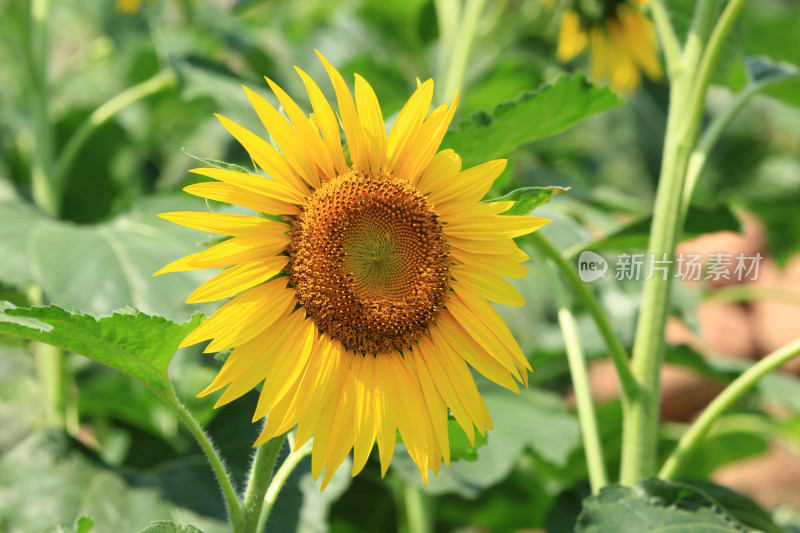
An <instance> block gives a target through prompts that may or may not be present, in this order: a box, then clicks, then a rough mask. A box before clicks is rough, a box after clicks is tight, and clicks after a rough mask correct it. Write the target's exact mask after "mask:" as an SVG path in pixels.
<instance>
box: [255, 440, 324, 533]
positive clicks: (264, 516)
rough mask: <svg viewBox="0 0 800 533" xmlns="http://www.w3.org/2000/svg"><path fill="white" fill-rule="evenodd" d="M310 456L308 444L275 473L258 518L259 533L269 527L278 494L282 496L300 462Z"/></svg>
mask: <svg viewBox="0 0 800 533" xmlns="http://www.w3.org/2000/svg"><path fill="white" fill-rule="evenodd" d="M309 455H311V443H310V442H307V443H305V444H304V445H303V446H302V447H301V448H300V449H298V450H295V451H293V452H292V453H290V454H289V456H288V457H287V458H286V460H285V461H284V462H283V464H281V466H280V467H279V468H278V471H277V472H275V475H274V476H272V481H270V483H269V488H268V489H267V494H266V495H265V496H264V506H263V507H262V508H261V516H259V518H258V527H257V528H256V531H257V532H259V533H260V532H261V531H264V528H265V527H267V520H269V514H270V512H271V511H272V507H273V506H274V505H275V501H276V500H277V499H278V494H280V492H281V489H283V486H284V485H285V484H286V481H287V480H288V479H289V476H290V475H291V474H292V472H294V469H295V468H297V465H299V464H300V461H302V460H303V459H305V458H306V457H308V456H309Z"/></svg>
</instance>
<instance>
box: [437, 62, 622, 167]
mask: <svg viewBox="0 0 800 533" xmlns="http://www.w3.org/2000/svg"><path fill="white" fill-rule="evenodd" d="M621 102H622V100H621V99H620V98H619V97H618V96H617V95H616V94H614V93H613V92H611V91H610V90H608V89H603V88H600V87H596V86H594V85H592V84H590V83H589V82H587V81H586V80H585V79H584V78H583V76H582V75H580V74H569V75H567V74H565V75H563V76H561V77H560V78H559V79H558V80H556V82H555V83H554V84H552V85H546V86H544V87H542V88H541V89H539V90H538V91H534V92H528V93H523V94H522V96H520V97H519V98H518V99H517V100H516V101H515V102H507V103H502V104H499V105H498V106H497V107H495V109H494V111H493V112H492V113H491V114H490V113H486V112H478V113H475V114H474V115H473V116H472V117H471V119H470V120H468V121H465V122H462V123H461V124H459V126H458V127H457V128H456V129H454V130H452V131H450V132H448V134H447V135H445V137H444V141H443V142H442V148H452V149H453V150H455V151H456V153H458V154H459V155H460V156H461V158H462V160H463V162H464V166H465V167H470V166H473V165H476V164H479V163H483V162H484V161H488V160H490V159H497V158H503V157H507V156H508V154H509V153H510V152H511V151H513V150H514V149H515V148H517V147H518V146H520V145H522V144H525V143H529V142H531V141H535V140H537V139H542V138H544V137H549V136H551V135H555V134H556V133H559V132H560V131H563V130H565V129H567V128H569V127H570V126H573V125H574V124H577V123H578V122H580V121H581V120H583V119H584V118H586V117H588V116H590V115H593V114H595V113H598V112H600V111H604V110H606V109H609V108H611V107H614V106H616V105H617V104H619V103H621Z"/></svg>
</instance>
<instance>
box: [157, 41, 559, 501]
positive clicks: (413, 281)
mask: <svg viewBox="0 0 800 533" xmlns="http://www.w3.org/2000/svg"><path fill="white" fill-rule="evenodd" d="M320 58H321V59H322V62H323V64H324V65H325V68H326V69H327V72H328V74H329V76H330V79H331V81H332V83H333V88H334V91H335V93H336V98H337V101H338V115H337V114H336V113H335V112H334V110H333V109H332V108H331V106H330V105H329V104H328V102H327V101H326V99H325V97H324V96H323V94H322V92H321V90H320V89H319V87H318V86H317V85H316V84H315V82H314V81H313V80H312V79H311V78H310V77H309V76H308V75H306V73H305V72H303V71H302V70H300V69H299V68H298V69H297V72H298V73H299V75H300V77H301V78H302V81H303V83H304V84H305V87H306V89H307V92H308V96H309V99H310V102H311V107H312V108H313V113H312V114H311V115H307V114H305V113H304V112H303V111H302V110H301V109H300V107H299V106H298V105H297V104H296V103H295V102H294V101H293V100H292V98H290V97H289V96H288V95H287V94H286V93H285V92H284V91H283V90H282V89H281V88H280V87H278V86H277V85H276V84H275V83H273V82H272V81H271V80H269V79H268V80H267V82H268V83H269V85H270V87H271V88H272V91H273V92H274V93H275V96H276V97H277V99H278V101H279V102H280V104H281V106H282V107H283V111H284V112H285V116H284V114H282V113H281V112H280V111H278V110H277V109H276V108H275V107H273V106H272V105H271V104H270V103H269V102H267V101H266V100H264V99H263V98H262V97H261V96H259V95H257V94H256V93H255V92H254V91H252V90H250V89H248V88H245V91H246V93H247V96H248V98H249V99H250V102H251V104H252V105H253V107H254V108H255V111H256V113H257V114H258V116H259V118H260V119H261V121H262V123H263V124H264V126H265V127H266V129H267V131H268V132H269V134H270V136H271V138H272V140H273V141H274V142H275V145H276V146H277V147H278V149H276V148H275V147H273V145H272V144H271V143H270V142H268V141H267V140H264V139H263V138H261V137H260V136H259V135H257V134H255V133H253V132H251V131H249V130H247V129H245V128H243V127H242V126H240V125H238V124H236V123H235V122H232V121H231V120H229V119H227V118H225V117H221V116H220V117H219V119H220V121H221V122H222V124H223V126H224V127H225V128H226V129H227V130H228V131H229V132H230V133H231V135H233V136H234V137H235V138H236V139H237V140H238V141H239V142H240V143H241V144H242V146H243V147H244V148H245V149H246V150H247V152H248V153H249V154H250V156H251V157H252V159H253V161H254V162H255V163H257V164H258V166H259V167H260V168H261V170H263V172H264V173H266V174H267V175H268V176H269V177H265V176H263V175H256V174H247V173H241V172H235V171H231V170H221V169H218V168H199V169H195V170H193V171H192V172H194V173H196V174H200V175H202V176H206V177H209V178H212V179H213V180H216V181H211V182H206V183H198V184H194V185H190V186H188V187H186V188H185V190H186V191H187V192H189V193H190V194H193V195H196V196H200V197H203V198H208V199H211V200H218V201H222V202H228V203H231V204H236V205H239V206H243V207H245V208H249V209H252V210H254V211H257V212H259V213H268V214H271V215H280V218H278V217H269V218H264V217H261V216H248V215H235V214H222V213H195V212H175V213H164V214H163V215H161V216H162V218H165V219H167V220H170V221H173V222H175V223H178V224H181V225H184V226H187V227H190V228H195V229H199V230H202V231H207V232H211V233H217V234H221V235H228V236H231V237H232V238H230V239H228V240H225V241H223V242H222V243H220V244H217V245H215V246H213V247H211V248H209V249H207V250H204V251H201V252H198V253H195V254H193V255H190V256H187V257H184V258H182V259H179V260H177V261H175V262H173V263H171V264H169V265H167V266H166V267H164V268H163V269H161V270H160V271H159V272H157V274H163V273H166V272H178V271H187V270H194V269H202V268H220V267H228V268H226V269H225V270H223V271H222V272H221V273H220V274H218V275H217V276H216V277H214V278H212V279H211V280H210V281H208V282H206V283H204V284H203V285H201V286H200V287H199V288H198V289H197V290H195V291H194V292H193V293H192V294H191V295H190V296H189V298H188V299H187V302H189V303H196V302H210V301H215V300H220V299H224V298H230V297H233V299H231V300H230V301H228V302H227V303H226V304H225V305H223V306H222V307H221V308H220V309H219V310H218V311H217V312H216V313H215V314H214V315H213V316H212V317H210V318H209V319H207V320H206V321H205V322H204V323H203V324H202V325H201V326H200V327H198V328H197V329H196V330H195V331H194V332H192V333H191V334H190V335H189V336H188V337H187V338H186V339H185V340H184V341H183V343H182V345H181V346H189V345H192V344H195V343H198V342H202V341H206V340H212V342H211V343H210V344H209V345H208V347H207V348H206V352H217V351H220V350H225V349H229V348H233V351H232V353H231V354H230V356H229V357H228V359H227V361H226V362H225V364H224V366H223V367H222V369H221V371H220V372H219V374H218V375H217V377H216V379H214V381H213V382H212V383H211V385H210V386H209V387H208V388H207V389H206V390H204V391H203V392H202V393H201V394H200V395H201V396H202V395H205V394H209V393H212V392H214V391H218V390H220V389H222V388H223V387H226V386H227V388H226V389H225V391H224V392H223V394H222V396H221V397H220V399H219V401H218V402H217V406H220V405H224V404H226V403H228V402H230V401H232V400H234V399H236V398H238V397H240V396H242V395H243V394H245V393H246V392H248V391H249V390H250V389H252V388H254V387H255V386H256V385H258V384H259V383H262V382H263V388H262V390H261V395H260V398H259V401H258V406H257V408H256V412H255V416H254V418H253V420H254V421H255V420H258V419H261V418H263V417H267V420H266V425H265V427H264V430H263V432H262V433H261V435H260V437H259V438H258V440H257V441H256V445H260V444H263V443H265V442H266V441H268V440H269V439H272V438H273V437H276V436H278V435H281V434H283V433H284V432H286V431H288V430H289V429H291V428H293V427H294V426H297V439H296V441H295V446H296V447H299V446H301V445H302V444H303V443H305V442H306V441H308V439H309V438H310V437H312V436H313V437H314V443H313V452H312V473H313V476H314V479H317V477H319V476H320V474H321V473H322V472H323V470H324V472H325V475H324V477H323V481H322V486H323V488H324V487H325V486H326V485H327V483H328V482H329V481H330V479H331V476H332V475H333V473H334V472H335V471H336V469H337V468H338V467H339V465H341V463H342V461H343V460H344V459H345V457H347V455H348V454H349V453H350V450H353V451H354V460H353V469H352V474H353V475H355V474H357V473H358V472H359V471H360V470H361V469H362V468H363V467H364V464H365V463H366V461H367V458H368V457H369V455H370V452H371V450H372V448H373V444H374V443H375V441H376V440H377V444H378V452H379V455H380V460H381V465H382V473H384V474H385V472H386V470H387V468H388V466H389V463H390V462H391V459H392V455H393V453H394V448H395V439H396V434H397V431H398V430H399V432H400V435H401V436H402V439H403V442H404V443H405V445H406V447H407V449H408V452H409V454H410V455H411V457H412V458H413V460H414V461H415V463H416V464H417V466H418V468H419V470H420V472H421V474H422V477H423V479H424V480H425V481H426V482H427V479H428V470H429V469H432V470H433V471H434V473H436V472H438V470H439V467H440V464H441V461H442V459H444V461H445V464H449V458H450V448H449V441H448V432H447V420H448V408H449V410H450V412H452V414H453V416H454V417H455V419H456V421H457V422H458V423H459V424H460V425H461V427H462V428H463V429H464V431H465V432H466V434H467V435H468V437H469V439H470V441H472V440H473V439H474V428H475V427H476V426H477V429H478V431H479V432H480V433H481V434H483V433H484V432H485V430H486V429H490V428H491V427H492V422H491V418H490V417H489V413H488V411H487V409H486V405H485V404H484V402H483V399H482V398H481V396H480V394H479V392H478V389H477V388H476V385H475V382H474V380H473V377H472V374H471V372H470V369H469V366H468V365H470V366H472V367H473V368H474V369H475V370H477V371H478V372H480V373H482V374H483V375H485V376H486V377H487V378H489V379H491V380H493V381H495V382H496V383H498V384H500V385H502V386H504V387H507V388H509V389H511V390H514V391H518V388H517V385H516V382H515V381H514V378H516V379H517V380H518V381H521V382H523V383H525V384H526V385H527V371H528V370H529V369H530V366H529V364H528V361H527V360H526V358H525V356H524V355H523V353H522V352H521V350H520V349H519V347H518V345H517V343H516V341H515V340H514V338H513V336H512V335H511V333H510V331H509V330H508V328H507V327H506V326H505V324H504V323H503V321H502V319H501V318H500V317H499V315H498V314H497V312H496V311H495V310H494V309H493V308H492V306H491V305H490V304H489V302H488V301H487V299H488V300H492V301H494V302H498V303H501V304H507V305H522V304H523V303H524V302H523V300H522V297H521V296H520V294H519V293H518V292H517V291H516V289H514V287H513V286H511V285H510V284H509V283H508V282H507V281H505V280H504V279H503V277H522V276H524V275H525V274H526V272H527V271H526V269H525V267H523V266H522V265H520V263H522V262H523V261H525V260H527V259H528V257H527V255H525V253H523V252H522V251H521V250H520V249H519V248H517V246H516V244H515V243H514V241H513V240H512V239H513V238H514V237H517V236H520V235H523V234H526V233H530V232H532V231H534V230H536V229H538V228H539V227H541V226H543V225H544V224H546V223H547V222H549V221H547V220H545V219H542V218H537V217H530V216H501V215H500V214H501V213H503V212H505V211H507V210H508V209H509V208H510V207H511V206H512V205H513V202H492V203H479V201H480V200H481V199H482V198H483V196H484V195H485V194H486V193H487V192H488V191H489V189H490V187H491V186H492V183H493V181H494V180H495V179H496V178H497V177H498V176H499V175H500V174H501V173H502V171H503V169H504V168H505V166H506V161H505V160H500V161H490V162H488V163H484V164H482V165H478V166H476V167H473V168H469V169H466V170H462V168H461V159H460V157H459V156H458V155H457V154H455V153H454V152H453V151H452V150H443V151H439V152H437V150H438V147H439V144H440V143H441V141H442V138H443V137H444V134H445V132H446V131H447V128H448V126H449V124H450V121H451V120H452V118H453V114H454V113H455V109H456V105H457V102H458V95H456V97H455V99H454V101H453V103H452V104H451V105H449V106H448V105H441V106H439V107H437V108H436V109H434V110H433V111H432V112H431V113H430V114H429V113H428V109H429V107H430V104H431V99H432V96H433V81H432V80H428V81H426V82H425V83H421V84H419V86H418V88H417V90H416V91H415V92H414V94H413V95H412V96H411V98H410V99H409V101H408V102H407V103H406V104H405V106H404V107H403V109H402V110H401V111H400V114H399V115H398V116H397V119H396V121H395V122H394V125H393V127H392V129H391V131H390V132H389V134H388V135H387V134H386V130H385V127H384V120H383V116H382V113H381V109H380V106H379V104H378V100H377V98H376V96H375V93H374V91H373V90H372V88H371V87H370V85H369V84H368V83H367V82H366V81H365V80H364V79H363V78H361V77H360V76H358V75H356V78H355V100H354V99H353V96H352V94H351V92H350V90H349V89H348V87H347V85H346V83H345V80H344V79H343V78H342V76H341V75H340V74H339V72H338V71H336V70H335V69H334V68H333V67H332V66H331V65H330V64H329V63H328V62H327V61H326V60H325V59H324V58H322V56H321V55H320ZM287 117H288V119H287ZM340 121H341V125H342V128H343V130H344V135H345V137H346V140H347V146H348V148H349V158H351V159H352V162H349V161H348V160H347V159H348V158H347V157H346V156H345V153H344V152H343V150H342V145H341V133H340V129H339V124H340Z"/></svg>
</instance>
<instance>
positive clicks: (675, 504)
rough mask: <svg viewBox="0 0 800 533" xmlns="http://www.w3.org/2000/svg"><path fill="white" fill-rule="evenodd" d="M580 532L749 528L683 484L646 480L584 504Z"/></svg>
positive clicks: (719, 532) (695, 532)
mask: <svg viewBox="0 0 800 533" xmlns="http://www.w3.org/2000/svg"><path fill="white" fill-rule="evenodd" d="M575 531H576V532H577V533H608V532H609V531H613V532H614V533H648V532H652V533H655V532H659V533H668V532H669V533H727V532H742V533H744V532H746V531H748V529H747V528H746V527H745V526H744V525H742V523H741V522H739V521H737V520H736V519H735V518H733V516H731V515H730V514H728V513H727V512H726V511H725V510H724V509H723V508H722V507H720V506H719V504H717V502H715V501H713V500H711V499H710V498H709V497H708V496H706V495H705V494H703V493H701V492H700V491H699V490H697V489H694V488H692V487H690V486H689V485H686V484H683V483H669V482H666V481H661V480H659V479H646V480H644V481H641V482H639V483H637V484H636V485H635V486H633V487H623V486H619V485H613V486H610V487H606V488H604V489H603V490H601V491H600V493H599V494H597V495H595V496H590V497H589V498H587V499H585V500H584V501H583V512H582V513H581V515H580V516H579V517H578V523H577V527H576V528H575Z"/></svg>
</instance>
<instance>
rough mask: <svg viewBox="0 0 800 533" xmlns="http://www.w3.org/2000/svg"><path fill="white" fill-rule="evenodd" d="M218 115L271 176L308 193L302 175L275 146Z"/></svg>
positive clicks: (303, 193)
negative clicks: (294, 169)
mask: <svg viewBox="0 0 800 533" xmlns="http://www.w3.org/2000/svg"><path fill="white" fill-rule="evenodd" d="M216 117H217V118H218V119H219V121H220V122H221V123H222V125H223V126H224V127H225V129H226V130H228V133H230V134H231V135H233V137H234V138H235V139H236V140H237V141H239V143H240V144H241V145H242V146H243V147H244V149H245V150H247V153H248V154H250V157H252V158H253V161H255V162H256V164H257V165H258V166H260V167H261V168H262V169H263V170H264V172H266V173H267V174H268V175H269V176H270V177H271V178H273V179H274V180H275V181H277V182H279V183H281V184H283V185H286V186H287V187H290V188H293V189H295V190H297V191H298V192H299V193H300V194H301V195H303V196H305V195H306V194H307V193H308V187H306V184H305V183H303V180H302V178H301V177H300V175H299V174H297V173H296V172H295V171H293V170H292V168H291V167H290V166H289V163H288V162H287V161H286V159H285V158H284V157H283V156H282V155H281V154H280V152H278V150H276V149H275V147H274V146H272V145H271V144H270V143H268V142H267V141H265V140H264V139H262V138H261V137H259V136H258V135H256V134H255V133H253V132H252V131H250V130H248V129H247V128H244V127H242V126H240V125H239V124H237V123H235V122H234V121H232V120H230V119H227V118H225V117H223V116H222V115H216Z"/></svg>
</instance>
